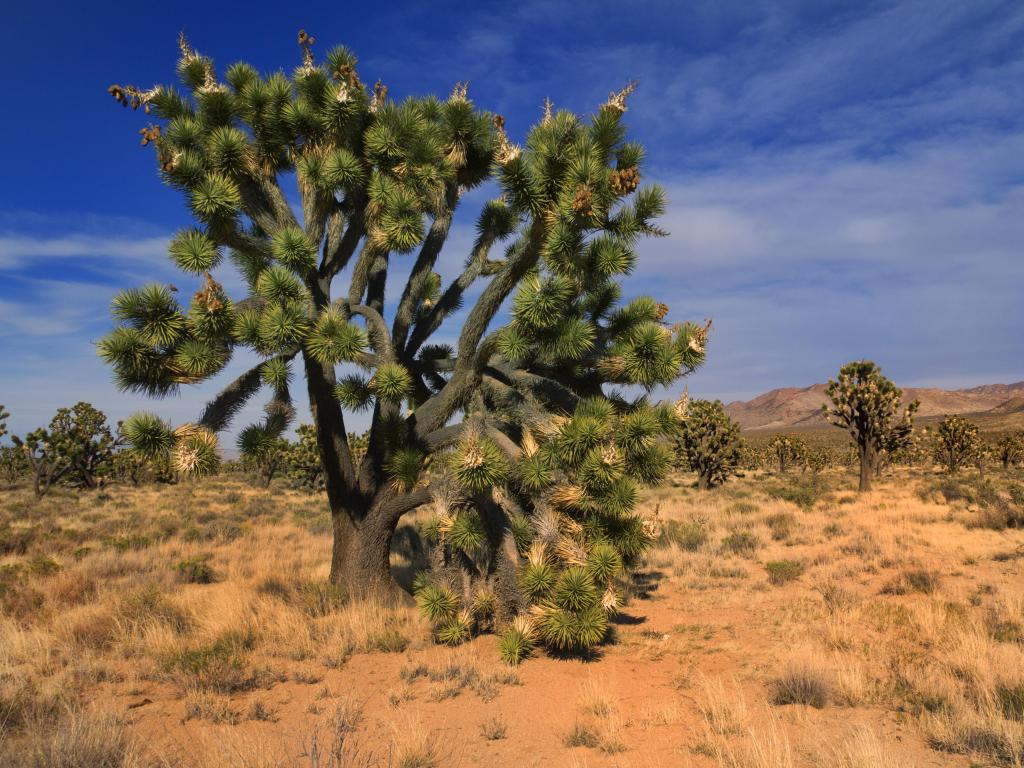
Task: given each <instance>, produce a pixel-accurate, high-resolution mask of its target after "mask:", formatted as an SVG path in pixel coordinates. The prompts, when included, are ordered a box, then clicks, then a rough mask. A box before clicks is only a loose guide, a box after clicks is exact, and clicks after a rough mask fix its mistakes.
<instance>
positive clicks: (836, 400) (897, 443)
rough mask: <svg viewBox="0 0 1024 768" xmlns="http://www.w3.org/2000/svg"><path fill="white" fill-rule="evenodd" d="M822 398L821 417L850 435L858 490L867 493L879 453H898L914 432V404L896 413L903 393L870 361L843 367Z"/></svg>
mask: <svg viewBox="0 0 1024 768" xmlns="http://www.w3.org/2000/svg"><path fill="white" fill-rule="evenodd" d="M825 394H826V395H828V398H829V400H831V401H832V405H831V407H829V406H828V405H827V404H826V405H823V406H822V410H823V411H824V413H825V417H826V418H827V419H828V420H829V421H830V422H831V423H832V424H834V425H836V426H837V427H842V428H843V429H845V430H847V431H848V432H849V433H850V436H851V437H852V438H853V442H854V444H855V445H856V448H857V458H858V460H859V462H860V483H859V485H858V490H859V491H861V492H863V491H870V490H871V476H872V474H873V472H874V469H875V466H876V464H877V462H878V461H879V457H880V454H881V453H882V452H883V451H892V452H895V450H898V449H899V447H901V446H902V445H903V444H904V443H905V441H906V440H907V439H909V437H910V435H911V434H912V433H913V429H914V414H915V413H916V412H917V408H918V406H919V403H918V402H917V401H916V400H915V401H914V402H912V403H910V404H909V405H908V406H907V407H906V408H904V409H903V412H902V413H900V401H901V399H902V397H903V390H901V389H900V388H899V387H897V386H896V385H895V384H893V383H892V382H891V381H890V380H889V379H887V378H885V376H883V375H882V371H881V369H880V368H879V367H878V366H877V365H875V364H874V363H873V362H871V361H870V360H859V361H856V362H852V363H847V364H846V365H844V366H843V367H842V368H840V369H839V377H838V378H837V379H835V380H833V379H829V382H828V386H827V387H826V388H825Z"/></svg>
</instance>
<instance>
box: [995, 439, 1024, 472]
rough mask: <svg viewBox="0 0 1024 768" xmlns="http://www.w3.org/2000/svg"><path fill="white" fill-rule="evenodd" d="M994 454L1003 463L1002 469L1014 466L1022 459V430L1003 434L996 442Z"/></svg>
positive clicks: (1023, 448)
mask: <svg viewBox="0 0 1024 768" xmlns="http://www.w3.org/2000/svg"><path fill="white" fill-rule="evenodd" d="M995 451H996V456H997V457H998V458H999V461H1000V462H1001V463H1002V465H1003V469H1009V468H1010V467H1011V466H1016V465H1017V464H1019V463H1020V462H1021V461H1022V460H1024V432H1018V433H1017V434H1014V435H1003V436H1002V437H1000V438H999V440H998V441H997V442H996V446H995Z"/></svg>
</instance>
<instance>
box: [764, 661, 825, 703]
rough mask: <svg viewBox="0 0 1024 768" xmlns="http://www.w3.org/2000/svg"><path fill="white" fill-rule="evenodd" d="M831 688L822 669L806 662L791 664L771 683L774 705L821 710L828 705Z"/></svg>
mask: <svg viewBox="0 0 1024 768" xmlns="http://www.w3.org/2000/svg"><path fill="white" fill-rule="evenodd" d="M829 688H830V686H829V680H828V678H827V677H826V676H825V674H824V673H823V672H822V671H821V670H820V669H818V668H817V667H814V666H812V665H811V664H809V663H807V662H805V661H796V662H790V663H789V664H788V665H787V666H786V668H785V669H784V670H783V671H782V674H780V675H779V676H778V677H776V678H775V679H773V680H772V682H771V690H772V703H773V704H779V705H786V704H805V705H807V706H811V707H814V708H815V709H821V708H822V707H824V706H825V705H826V704H827V703H828V698H829Z"/></svg>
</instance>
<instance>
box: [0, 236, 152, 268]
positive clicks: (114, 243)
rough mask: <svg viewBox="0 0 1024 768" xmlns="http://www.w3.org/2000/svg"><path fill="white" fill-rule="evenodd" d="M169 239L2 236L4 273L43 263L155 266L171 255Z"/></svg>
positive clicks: (0, 257)
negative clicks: (85, 260) (81, 261)
mask: <svg viewBox="0 0 1024 768" xmlns="http://www.w3.org/2000/svg"><path fill="white" fill-rule="evenodd" d="M168 239H169V238H168V237H145V238H128V237H105V236H102V235H89V234H81V233H72V234H65V235H61V236H59V237H33V236H27V235H23V234H17V233H10V232H7V233H4V234H0V269H12V270H13V269H19V268H21V267H24V266H26V265H28V264H30V263H33V262H35V261H37V260H39V259H71V258H76V257H95V258H98V259H105V260H115V261H117V262H120V263H122V264H134V265H139V264H151V263H153V262H154V261H155V260H156V259H159V258H164V257H166V255H167V242H168Z"/></svg>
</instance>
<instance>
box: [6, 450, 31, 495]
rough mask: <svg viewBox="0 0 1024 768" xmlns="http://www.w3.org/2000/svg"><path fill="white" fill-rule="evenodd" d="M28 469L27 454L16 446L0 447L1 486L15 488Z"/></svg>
mask: <svg viewBox="0 0 1024 768" xmlns="http://www.w3.org/2000/svg"><path fill="white" fill-rule="evenodd" d="M27 469H28V464H27V463H26V462H25V454H24V452H23V451H22V450H21V449H20V448H18V447H17V446H14V445H0V486H3V487H4V488H13V487H14V485H15V483H17V482H18V478H19V477H21V476H22V475H23V474H25V471H26V470H27Z"/></svg>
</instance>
